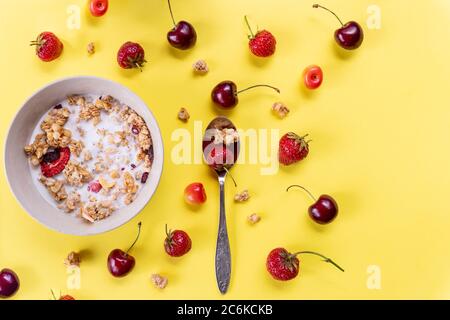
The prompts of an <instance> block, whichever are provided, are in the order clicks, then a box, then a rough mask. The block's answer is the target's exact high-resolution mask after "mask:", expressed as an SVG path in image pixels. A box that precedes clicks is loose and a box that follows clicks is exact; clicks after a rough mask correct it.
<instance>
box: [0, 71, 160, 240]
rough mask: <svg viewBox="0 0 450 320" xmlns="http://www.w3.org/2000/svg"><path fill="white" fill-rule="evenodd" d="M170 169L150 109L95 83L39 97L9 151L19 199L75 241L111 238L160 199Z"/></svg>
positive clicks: (58, 85) (67, 83)
mask: <svg viewBox="0 0 450 320" xmlns="http://www.w3.org/2000/svg"><path fill="white" fill-rule="evenodd" d="M20 144H22V148H21V149H22V150H19V149H20ZM162 164H163V144H162V139H161V134H160V131H159V128H158V125H157V123H156V120H155V118H154V117H153V115H152V114H151V112H150V111H149V109H148V108H147V106H146V105H145V103H144V102H143V101H142V100H141V99H139V98H138V97H137V96H136V95H134V94H133V93H132V92H130V91H129V90H128V89H126V88H125V87H123V86H121V85H119V84H117V83H114V82H112V81H109V80H104V79H100V78H95V77H75V78H68V79H63V80H60V81H57V82H54V83H52V84H50V85H48V86H46V87H44V88H43V89H41V90H39V91H38V92H37V93H35V94H34V95H33V96H32V97H31V98H30V99H29V100H28V101H27V102H26V103H25V104H24V105H23V107H22V108H21V109H20V110H19V112H18V113H17V115H16V117H15V119H14V121H13V123H12V125H11V128H10V130H9V133H8V136H7V140H6V144H5V168H6V173H7V177H8V181H9V183H10V186H11V189H12V191H13V193H14V194H15V196H16V198H17V199H18V200H19V202H20V203H21V204H22V206H23V207H24V209H25V210H26V211H27V212H28V213H30V215H31V216H33V217H34V218H36V219H37V220H39V221H40V222H42V223H43V224H45V225H47V226H48V227H50V228H52V229H56V230H58V231H61V232H63V233H69V234H77V235H86V234H96V233H100V232H105V231H108V230H111V229H114V228H116V227H118V226H120V225H122V224H123V223H125V222H127V221H128V220H130V219H131V218H132V217H134V216H135V215H136V214H137V213H138V212H139V211H140V210H141V209H142V208H143V207H144V206H145V204H146V203H147V202H148V201H149V200H150V198H151V197H152V195H153V193H154V192H155V190H156V187H157V185H158V182H159V179H160V176H161V173H162Z"/></svg>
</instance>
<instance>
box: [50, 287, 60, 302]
mask: <svg viewBox="0 0 450 320" xmlns="http://www.w3.org/2000/svg"><path fill="white" fill-rule="evenodd" d="M50 292H51V293H52V296H53V300H58V299H56V296H55V293H54V292H53V289H50Z"/></svg>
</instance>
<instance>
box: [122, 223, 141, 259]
mask: <svg viewBox="0 0 450 320" xmlns="http://www.w3.org/2000/svg"><path fill="white" fill-rule="evenodd" d="M141 226H142V222H139V223H138V234H137V236H136V239H134V242H133V243H132V244H131V246H130V247H129V248H128V250H127V251H126V252H125V253H126V254H128V252H130V250H131V249H132V248H133V247H134V245H135V244H136V242H137V241H138V239H139V236H140V235H141Z"/></svg>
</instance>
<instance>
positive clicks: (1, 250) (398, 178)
mask: <svg viewBox="0 0 450 320" xmlns="http://www.w3.org/2000/svg"><path fill="white" fill-rule="evenodd" d="M86 2H87V1H85V0H83V1H81V0H64V1H63V0H53V1H50V0H47V1H44V0H41V1H34V0H33V1H32V0H28V1H6V0H1V1H0V7H1V10H0V30H1V31H0V32H1V50H0V72H1V76H0V88H1V92H2V99H1V100H2V101H1V107H0V108H1V117H0V141H1V144H2V145H1V148H2V150H3V143H4V139H5V136H6V133H7V129H8V125H9V123H10V121H11V120H12V117H13V116H14V114H15V112H16V111H17V110H18V108H19V107H20V105H21V104H22V103H23V101H24V100H25V99H26V98H27V97H28V96H29V95H30V94H31V93H33V92H34V91H35V90H36V89H38V88H39V87H41V86H43V85H45V84H46V83H48V82H50V81H53V80H55V79H58V78H61V77H65V76H70V75H96V76H100V77H105V78H109V79H113V80H115V81H118V82H120V83H123V84H125V85H126V86H128V87H129V88H131V89H132V90H133V91H135V92H136V93H137V94H138V95H140V96H141V97H142V98H143V99H144V100H145V101H146V102H147V103H148V105H149V106H150V107H151V109H152V111H153V113H154V114H155V116H156V118H157V119H158V121H159V124H160V126H161V130H162V133H163V138H164V143H165V151H166V158H165V167H164V173H163V176H162V180H161V184H160V186H159V188H158V190H157V192H156V194H155V196H154V198H153V199H152V200H151V202H150V203H149V205H148V206H147V207H146V208H145V210H144V211H143V212H142V213H141V214H140V215H139V216H138V217H137V218H135V219H134V220H133V221H132V222H130V223H128V224H127V225H125V226H123V227H121V228H119V229H118V230H115V231H113V232H109V233H107V234H102V235H98V236H92V237H74V236H67V235H62V234H58V233H56V232H53V231H50V230H47V229H46V228H45V227H43V226H41V225H40V224H38V223H37V222H35V221H34V220H32V219H31V218H30V217H29V216H28V215H27V213H25V212H24V211H23V210H22V209H21V208H20V207H19V205H18V203H17V202H16V200H15V199H14V198H13V196H12V194H11V192H10V190H9V188H8V186H7V182H6V178H5V175H4V172H3V171H2V172H1V175H0V268H1V267H10V268H13V269H14V270H15V271H16V272H17V273H18V274H19V276H20V279H21V282H22V286H21V289H20V291H19V293H18V294H17V295H16V298H17V299H49V298H50V292H49V291H50V288H53V289H54V290H56V291H59V290H61V291H62V292H63V293H66V292H67V293H70V294H73V295H74V296H75V297H77V298H79V299H106V298H112V299H119V298H125V299H171V298H175V299H184V298H194V299H195V298H207V299H210V298H211V299H216V298H221V295H220V294H219V293H218V290H217V288H216V283H215V275H214V250H215V241H216V233H217V223H218V190H217V184H216V181H215V179H214V176H213V175H212V174H210V172H209V169H208V168H207V167H206V166H204V165H175V164H173V162H172V161H171V159H170V153H171V149H172V148H173V146H174V145H175V142H172V141H171V139H170V137H171V133H172V132H173V130H175V129H177V128H180V127H184V128H188V129H189V130H191V131H192V130H193V121H192V120H201V121H204V122H208V121H209V120H210V119H211V118H212V117H214V116H215V115H216V114H217V110H215V109H214V108H213V107H212V106H211V104H210V97H209V95H210V90H211V88H212V87H213V86H214V85H215V84H216V83H217V82H219V81H221V80H224V79H232V80H234V81H236V82H237V84H238V86H240V87H241V88H243V87H245V86H248V85H252V84H255V83H269V84H273V85H276V86H278V87H280V88H281V90H282V93H281V96H277V95H276V94H274V93H272V92H271V91H270V90H267V91H266V90H265V89H258V90H255V91H253V92H248V93H246V94H245V95H244V94H243V95H242V96H241V97H240V104H239V106H238V107H237V108H236V109H234V110H233V112H232V113H230V114H229V115H230V117H231V118H232V120H233V121H234V122H235V123H236V124H237V125H238V126H239V127H240V128H243V129H248V128H279V129H280V130H281V133H284V132H286V131H291V130H292V131H296V132H298V133H309V134H310V135H311V138H312V139H313V142H312V143H311V152H310V155H309V156H308V158H307V159H306V160H305V161H303V162H302V163H300V164H298V165H295V166H292V167H289V168H281V169H280V171H279V172H278V174H277V175H276V176H261V175H260V174H259V170H260V165H250V164H248V165H239V166H237V167H235V168H234V169H233V174H234V176H235V178H236V180H237V181H238V183H239V189H243V188H248V189H249V190H250V192H251V194H252V198H251V200H250V201H249V202H248V203H245V204H234V203H233V201H232V196H233V194H234V192H235V191H236V190H235V189H234V187H233V185H232V184H231V183H230V182H229V183H228V184H227V196H228V202H227V209H228V227H229V233H230V237H231V250H232V255H233V274H232V282H231V287H230V289H229V293H228V294H227V295H226V296H225V297H224V298H274V299H284V298H285V299H312V298H325V299H329V298H363V299H367V298H376V299H378V298H449V297H450V255H449V242H450V234H449V232H448V230H449V223H450V203H449V201H448V188H449V186H450V170H449V169H448V164H449V163H450V151H449V143H448V137H449V134H450V128H449V122H450V96H449V83H450V81H449V80H450V79H449V75H450V62H449V60H448V58H449V56H450V42H449V39H450V28H449V21H450V20H449V19H450V2H449V1H447V0H433V1H431V0H418V1H407V0H375V1H373V0H370V1H369V0H358V1H356V0H353V1H338V0H324V1H322V5H326V6H328V7H330V8H331V9H334V10H335V11H336V12H337V13H338V14H339V15H340V17H341V18H342V19H343V20H344V21H347V20H352V19H353V20H356V21H359V22H360V23H361V24H362V26H363V28H364V32H365V39H364V42H363V44H362V46H361V48H360V49H358V50H357V51H354V52H352V53H351V54H343V53H342V51H340V50H337V48H336V45H335V43H334V40H333V32H334V29H335V28H337V27H338V24H337V21H336V20H335V19H334V18H333V17H332V16H331V15H329V14H328V13H326V12H325V11H320V10H314V9H312V8H311V4H312V2H311V1H303V0H302V1H299V0H282V1H275V0H271V1H269V0H253V1H239V0H229V1H226V2H224V1H202V0H183V1H181V0H173V3H172V5H173V8H174V12H175V16H176V19H180V20H181V19H185V20H188V21H190V22H191V23H192V24H193V25H194V26H195V28H196V30H197V32H198V42H197V45H196V46H195V48H194V49H193V50H190V51H187V52H177V51H175V50H173V49H171V48H170V47H169V45H168V43H167V41H166V32H167V31H168V30H169V29H170V28H171V20H170V16H169V12H168V8H167V3H166V1H163V0H158V1H156V0H155V1H150V0H132V1H124V0H110V9H109V11H108V13H107V14H106V15H105V16H104V17H102V18H97V19H95V18H92V17H90V16H89V14H87V12H86ZM70 4H76V5H79V6H81V8H82V12H81V18H82V19H81V28H80V30H69V29H68V28H67V27H66V20H67V18H68V14H67V12H66V9H67V7H68V5H70ZM370 4H376V5H378V6H379V7H380V8H381V13H382V17H381V18H382V21H381V29H380V30H369V29H368V27H367V24H366V20H367V18H368V14H367V8H368V6H369V5H370ZM244 14H248V15H249V16H250V19H251V21H252V23H253V24H254V25H256V24H258V25H259V26H260V28H267V29H268V30H270V31H271V32H273V33H274V34H275V35H276V37H277V41H278V46H277V51H276V54H275V56H274V57H272V58H270V59H268V60H264V61H260V60H257V59H255V58H253V57H252V56H251V55H250V53H249V50H248V48H247V39H246V35H247V29H246V27H245V25H244V22H243V16H244ZM41 31H53V32H55V33H56V34H57V35H58V36H59V37H60V38H61V39H62V40H63V42H64V45H65V48H64V52H63V54H62V56H61V57H60V59H58V60H57V61H55V62H51V63H43V62H41V61H39V59H38V58H37V57H36V56H35V55H34V49H33V48H30V47H29V46H28V44H29V41H30V40H32V39H34V38H35V37H36V36H37V34H38V33H39V32H41ZM128 40H131V41H137V42H139V43H141V44H142V45H143V47H144V48H145V50H146V57H147V60H148V61H149V62H148V64H147V65H146V66H145V68H144V72H142V73H140V72H139V71H138V70H121V69H120V68H119V67H118V66H117V63H116V60H115V59H116V58H115V55H116V52H117V49H118V48H119V46H120V45H121V44H122V43H123V42H125V41H128ZM90 41H94V42H95V43H96V45H97V53H96V54H95V55H94V56H92V57H88V55H87V53H86V45H87V43H88V42H90ZM199 58H202V59H205V60H206V61H207V62H208V64H209V66H210V69H211V72H210V73H209V74H208V75H206V76H205V77H195V76H194V75H193V74H192V71H191V65H192V63H193V62H194V61H195V60H197V59H199ZM312 63H314V64H318V65H320V66H321V67H322V68H323V71H324V83H323V85H322V87H321V88H320V89H319V90H317V91H316V92H313V93H306V92H305V91H304V90H302V89H301V85H300V76H301V72H302V70H303V68H304V67H305V66H307V65H309V64H312ZM278 100H281V101H283V102H285V103H286V104H287V105H288V106H289V107H290V108H291V114H290V115H289V116H288V117H287V118H286V119H284V120H279V119H277V118H276V117H275V116H274V115H273V114H272V113H271V112H270V107H271V105H272V103H273V102H275V101H278ZM182 106H184V107H186V108H187V109H188V110H189V111H190V113H191V115H192V118H191V121H190V122H189V123H188V124H183V123H181V122H180V121H178V120H177V119H176V114H177V111H178V109H179V108H180V107H182ZM193 181H201V182H203V183H204V184H205V187H206V190H207V194H208V201H207V203H206V204H205V205H204V206H203V207H202V208H200V209H199V210H197V211H194V210H192V209H190V208H189V207H187V206H186V205H185V204H184V202H183V198H182V195H183V189H184V187H185V186H186V185H187V184H188V183H190V182H193ZM292 183H301V184H303V185H305V186H307V187H308V188H309V189H310V190H311V191H312V192H313V193H315V194H316V195H319V194H321V193H329V194H331V195H333V196H334V197H335V198H336V199H337V201H338V203H339V206H340V214H339V216H338V218H337V220H336V221H335V222H334V223H332V224H331V225H328V226H325V227H318V226H316V225H314V224H313V223H312V222H311V221H310V220H309V218H308V216H307V214H306V211H307V207H308V205H309V204H310V200H309V199H308V197H307V196H306V195H304V194H303V193H302V192H301V191H295V192H292V193H289V194H287V193H285V192H284V189H285V188H286V186H287V185H289V184H292ZM252 212H258V213H259V214H260V215H261V216H262V221H261V222H260V223H259V224H258V225H255V226H250V225H248V224H247V223H246V217H247V216H248V215H249V214H251V213H252ZM140 220H142V221H143V234H142V237H141V239H140V241H139V243H138V245H137V247H136V248H135V251H134V253H133V255H134V256H135V257H136V260H137V264H136V268H135V270H134V271H133V272H132V273H131V274H130V275H129V276H127V277H126V278H123V279H114V278H113V277H111V276H110V274H109V273H108V271H107V269H106V257H107V255H108V253H109V251H110V250H111V249H114V248H123V249H126V247H127V246H128V245H129V243H130V242H131V241H132V239H133V238H134V236H135V231H136V223H137V222H138V221H140ZM165 223H168V224H169V225H170V226H171V227H172V228H181V229H184V230H186V231H187V232H188V233H189V234H190V235H191V237H192V240H193V248H192V250H191V252H190V253H189V254H188V255H187V256H185V257H183V258H180V259H171V258H169V257H168V256H167V255H166V254H165V253H164V251H163V249H162V243H163V239H164V224H165ZM277 246H285V247H286V248H288V249H289V250H317V251H320V252H322V253H324V254H326V255H329V256H331V257H332V258H334V259H335V260H336V261H337V262H338V263H340V264H341V265H342V266H344V267H345V269H346V272H345V273H340V272H338V271H337V270H335V269H334V268H332V267H331V266H330V265H327V264H325V263H323V262H321V261H320V260H319V259H318V258H316V257H312V256H305V257H303V258H301V271H300V277H298V278H297V279H295V280H293V281H290V282H287V283H281V282H276V281H274V280H272V279H271V278H270V277H269V275H268V273H267V272H266V271H265V258H266V256H267V254H268V252H269V251H270V250H271V249H272V248H275V247H277ZM72 250H87V251H88V252H89V254H88V256H87V257H86V259H85V260H84V261H83V262H82V265H81V289H80V290H67V289H66V287H65V285H66V277H67V275H66V269H65V267H64V265H63V264H62V262H63V260H64V257H65V255H66V254H67V253H68V252H70V251H72ZM370 265H377V266H379V267H380V269H381V289H380V290H369V289H368V288H367V286H366V282H367V279H368V273H367V268H368V266H370ZM155 272H157V273H162V274H164V275H166V276H168V278H169V285H168V287H167V288H166V289H165V290H163V291H161V290H158V289H155V288H154V287H153V286H152V284H151V282H150V280H149V276H150V274H151V273H155Z"/></svg>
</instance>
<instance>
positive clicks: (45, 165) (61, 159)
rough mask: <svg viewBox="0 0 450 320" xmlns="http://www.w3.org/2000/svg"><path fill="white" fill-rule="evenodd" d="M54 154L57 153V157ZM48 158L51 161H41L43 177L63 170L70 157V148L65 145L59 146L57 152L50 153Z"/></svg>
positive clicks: (51, 175) (48, 176)
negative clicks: (63, 146)
mask: <svg viewBox="0 0 450 320" xmlns="http://www.w3.org/2000/svg"><path fill="white" fill-rule="evenodd" d="M56 155H58V157H57V158H56ZM48 158H49V160H53V161H50V162H42V163H41V172H42V174H43V175H44V176H45V177H47V178H50V177H53V176H55V175H57V174H58V173H60V172H62V171H63V170H64V168H65V167H66V165H67V163H68V162H69V159H70V149H69V148H67V147H65V148H61V149H59V151H58V152H57V154H52V155H51V156H49V157H48Z"/></svg>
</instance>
